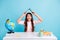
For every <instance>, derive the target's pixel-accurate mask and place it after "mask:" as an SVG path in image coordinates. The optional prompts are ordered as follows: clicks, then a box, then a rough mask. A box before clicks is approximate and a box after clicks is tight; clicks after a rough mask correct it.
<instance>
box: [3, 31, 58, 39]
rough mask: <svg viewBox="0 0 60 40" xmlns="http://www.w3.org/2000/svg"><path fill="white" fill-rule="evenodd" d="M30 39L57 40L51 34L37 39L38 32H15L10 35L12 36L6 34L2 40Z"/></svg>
mask: <svg viewBox="0 0 60 40" xmlns="http://www.w3.org/2000/svg"><path fill="white" fill-rule="evenodd" d="M28 38H30V40H32V39H35V40H36V39H42V40H43V39H44V40H45V39H47V40H48V39H49V40H51V39H53V40H57V37H56V36H55V35H53V34H51V36H42V37H39V36H38V32H15V33H12V34H6V36H5V37H4V38H3V40H6V39H21V40H24V39H28Z"/></svg>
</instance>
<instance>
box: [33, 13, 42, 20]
mask: <svg viewBox="0 0 60 40" xmlns="http://www.w3.org/2000/svg"><path fill="white" fill-rule="evenodd" d="M33 14H34V15H35V16H36V17H37V18H38V19H39V20H40V21H43V20H42V18H41V17H40V16H39V15H38V14H36V13H35V12H34V13H33Z"/></svg>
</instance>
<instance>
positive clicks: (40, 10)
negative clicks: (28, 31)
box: [0, 0, 60, 40]
mask: <svg viewBox="0 0 60 40" xmlns="http://www.w3.org/2000/svg"><path fill="white" fill-rule="evenodd" d="M28 8H31V9H32V10H33V11H35V12H36V13H37V14H38V15H39V16H41V17H42V18H43V22H42V23H41V24H37V25H36V26H35V31H36V32H38V31H39V30H40V29H41V28H42V29H44V30H46V31H50V32H53V33H54V34H55V35H56V36H57V38H58V39H59V40H60V34H59V33H60V31H59V29H60V0H0V40H2V39H3V37H4V36H5V34H6V32H7V31H8V30H7V29H6V28H5V21H6V19H8V18H9V19H11V20H12V21H13V22H15V24H16V26H15V29H14V31H15V32H24V26H23V25H19V24H17V22H16V21H17V19H18V18H19V17H20V16H21V15H22V14H23V12H24V11H26V10H27V9H28ZM23 19H24V18H23ZM34 19H35V20H36V19H37V18H36V17H34Z"/></svg>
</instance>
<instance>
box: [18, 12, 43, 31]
mask: <svg viewBox="0 0 60 40" xmlns="http://www.w3.org/2000/svg"><path fill="white" fill-rule="evenodd" d="M32 14H33V15H35V16H36V17H37V18H38V20H33V16H32ZM24 16H25V21H22V20H21V19H22V18H23V17H24ZM17 22H18V24H23V25H24V26H25V32H34V25H35V24H37V23H41V22H42V18H41V17H40V16H39V15H37V14H36V13H35V12H32V13H30V12H28V13H26V12H24V13H23V15H22V16H21V17H20V18H19V19H18V20H17Z"/></svg>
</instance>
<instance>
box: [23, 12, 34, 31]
mask: <svg viewBox="0 0 60 40" xmlns="http://www.w3.org/2000/svg"><path fill="white" fill-rule="evenodd" d="M28 14H30V15H31V25H32V32H34V23H33V16H32V14H31V13H29V12H28V13H27V14H26V18H25V22H24V24H25V32H26V31H27V21H28V20H27V15H28Z"/></svg>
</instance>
